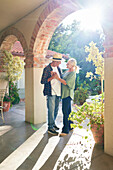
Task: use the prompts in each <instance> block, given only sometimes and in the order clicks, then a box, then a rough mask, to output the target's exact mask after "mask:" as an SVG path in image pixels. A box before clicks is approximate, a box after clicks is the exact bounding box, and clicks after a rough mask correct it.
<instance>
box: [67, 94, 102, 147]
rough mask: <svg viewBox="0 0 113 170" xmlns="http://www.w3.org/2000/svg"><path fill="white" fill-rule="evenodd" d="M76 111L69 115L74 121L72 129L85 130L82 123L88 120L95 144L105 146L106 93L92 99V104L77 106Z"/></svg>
mask: <svg viewBox="0 0 113 170" xmlns="http://www.w3.org/2000/svg"><path fill="white" fill-rule="evenodd" d="M75 109H76V111H72V112H71V113H70V115H69V120H71V121H73V124H71V126H72V128H76V127H78V128H83V126H82V123H83V122H84V121H85V120H86V119H87V118H88V119H89V122H88V123H87V127H90V128H91V131H92V133H93V136H94V140H95V142H96V143H98V144H103V142H104V141H103V139H104V138H103V135H104V93H102V94H101V95H99V96H96V98H95V99H92V102H91V103H88V102H85V103H84V104H83V105H82V106H77V105H76V106H75ZM85 138H87V136H86V137H85Z"/></svg>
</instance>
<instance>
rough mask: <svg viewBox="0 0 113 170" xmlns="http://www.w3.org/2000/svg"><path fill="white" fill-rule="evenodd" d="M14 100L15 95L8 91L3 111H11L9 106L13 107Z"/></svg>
mask: <svg viewBox="0 0 113 170" xmlns="http://www.w3.org/2000/svg"><path fill="white" fill-rule="evenodd" d="M13 101H14V97H13V96H11V95H8V94H7V93H6V94H5V96H4V99H3V112H8V111H9V108H10V107H12V102H13Z"/></svg>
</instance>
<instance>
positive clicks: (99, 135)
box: [91, 124, 104, 145]
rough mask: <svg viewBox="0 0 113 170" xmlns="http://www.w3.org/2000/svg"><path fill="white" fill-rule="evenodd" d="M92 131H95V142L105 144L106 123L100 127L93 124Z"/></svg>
mask: <svg viewBox="0 0 113 170" xmlns="http://www.w3.org/2000/svg"><path fill="white" fill-rule="evenodd" d="M91 131H92V133H93V137H94V140H95V143H97V144H101V145H103V144H104V125H103V124H102V125H100V128H99V129H98V125H97V124H91Z"/></svg>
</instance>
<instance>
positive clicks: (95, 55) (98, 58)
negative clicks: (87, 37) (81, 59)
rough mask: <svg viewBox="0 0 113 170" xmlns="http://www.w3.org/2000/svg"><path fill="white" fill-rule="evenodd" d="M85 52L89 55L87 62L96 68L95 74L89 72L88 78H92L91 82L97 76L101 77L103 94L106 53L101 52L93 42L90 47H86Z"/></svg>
mask: <svg viewBox="0 0 113 170" xmlns="http://www.w3.org/2000/svg"><path fill="white" fill-rule="evenodd" d="M85 52H86V53H89V54H88V57H87V58H86V61H89V62H91V61H92V62H93V65H94V66H95V73H92V72H87V74H86V77H88V78H89V77H90V80H92V79H93V78H96V75H99V76H100V80H101V93H103V80H104V58H103V56H102V55H103V54H104V52H99V49H98V47H96V43H94V42H93V41H91V42H90V43H89V46H85Z"/></svg>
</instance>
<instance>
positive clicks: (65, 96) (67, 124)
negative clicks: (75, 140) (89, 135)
mask: <svg viewBox="0 0 113 170" xmlns="http://www.w3.org/2000/svg"><path fill="white" fill-rule="evenodd" d="M67 68H68V70H67V71H66V72H65V73H64V74H63V79H61V78H59V77H58V76H57V77H56V78H57V79H58V80H59V81H60V82H61V83H62V92H61V97H62V112H63V128H62V132H61V134H60V136H66V135H67V134H68V133H69V131H71V130H72V128H71V123H72V122H71V121H70V120H68V117H69V114H70V113H71V100H72V99H73V96H74V89H75V79H76V70H77V62H76V60H75V59H74V58H71V59H69V60H68V62H67Z"/></svg>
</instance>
